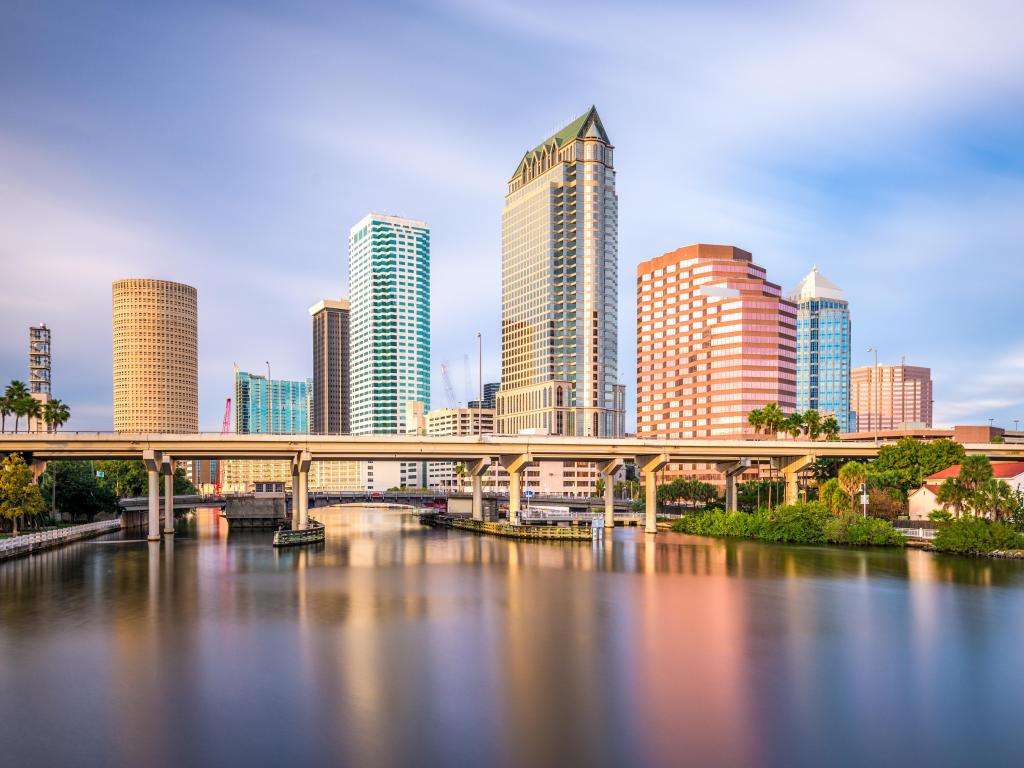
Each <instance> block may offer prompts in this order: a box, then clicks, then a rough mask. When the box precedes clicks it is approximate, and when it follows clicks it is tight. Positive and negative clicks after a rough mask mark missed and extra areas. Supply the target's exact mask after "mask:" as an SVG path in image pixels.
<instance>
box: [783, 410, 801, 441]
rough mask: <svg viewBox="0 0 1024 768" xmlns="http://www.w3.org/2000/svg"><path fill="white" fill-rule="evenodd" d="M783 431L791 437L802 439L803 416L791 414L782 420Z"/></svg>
mask: <svg viewBox="0 0 1024 768" xmlns="http://www.w3.org/2000/svg"><path fill="white" fill-rule="evenodd" d="M782 431H783V432H785V433H786V434H787V435H789V436H790V437H794V438H795V437H800V435H801V434H803V431H804V418H803V414H800V413H791V414H789V416H786V417H785V418H784V419H783V420H782Z"/></svg>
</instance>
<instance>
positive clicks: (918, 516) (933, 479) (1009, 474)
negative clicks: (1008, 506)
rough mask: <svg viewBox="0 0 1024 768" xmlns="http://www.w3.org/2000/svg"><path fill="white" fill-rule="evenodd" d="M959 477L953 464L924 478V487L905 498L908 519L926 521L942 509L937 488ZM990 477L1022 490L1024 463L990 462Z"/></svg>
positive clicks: (1023, 485)
mask: <svg viewBox="0 0 1024 768" xmlns="http://www.w3.org/2000/svg"><path fill="white" fill-rule="evenodd" d="M959 476H960V465H959V464H954V465H953V466H951V467H947V468H946V469H944V470H942V471H941V472H936V473H935V474H934V475H929V476H928V477H926V478H925V479H924V485H922V486H921V487H920V488H918V489H917V490H916V491H913V492H912V493H911V494H910V495H909V496H908V497H907V501H908V502H909V506H910V519H911V520H927V519H928V515H929V514H930V513H931V512H932V511H934V510H936V509H942V505H941V504H940V503H939V500H938V493H939V487H940V486H941V485H942V483H943V482H944V481H945V480H946V479H948V478H950V477H959ZM992 477H994V478H995V479H996V480H1005V481H1006V483H1007V484H1008V485H1009V486H1010V487H1011V488H1013V489H1014V490H1017V491H1019V490H1024V461H994V462H992Z"/></svg>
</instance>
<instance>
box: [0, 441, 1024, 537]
mask: <svg viewBox="0 0 1024 768" xmlns="http://www.w3.org/2000/svg"><path fill="white" fill-rule="evenodd" d="M881 445H883V443H860V442H842V441H810V440H642V439H638V438H621V439H620V438H592V437H549V436H534V435H530V436H515V437H506V436H502V435H474V436H468V437H421V436H412V435H262V434H260V435H237V434H219V433H218V434H215V433H208V434H204V433H197V434H185V435H173V434H172V435H158V434H152V435H131V434H118V433H107V432H98V433H97V432H93V433H82V432H74V433H72V432H57V433H32V434H2V435H0V454H5V453H11V452H18V453H23V454H26V455H27V456H29V457H30V458H31V459H32V461H33V464H34V465H35V468H36V469H37V471H40V470H39V468H40V467H41V466H42V463H43V462H46V461H48V460H56V459H142V460H143V461H144V462H145V464H146V469H147V470H148V472H149V496H148V510H149V538H150V539H159V538H160V495H159V483H160V478H161V476H162V477H163V480H164V487H165V489H166V490H165V493H166V500H165V504H166V505H167V506H170V505H172V504H173V477H172V467H173V462H174V461H176V460H188V459H283V460H286V461H291V462H292V494H293V497H292V505H293V509H295V510H297V514H293V516H292V524H293V526H294V527H296V528H300V529H301V528H304V527H305V526H306V525H307V523H308V509H309V492H308V476H309V466H310V464H311V463H312V462H313V461H314V460H315V461H332V460H335V461H365V460H376V461H458V462H463V463H465V465H466V470H467V472H466V474H467V475H469V477H470V478H471V479H472V487H473V494H472V511H473V517H474V519H483V492H482V487H483V486H482V480H481V478H482V477H483V475H484V474H485V473H486V472H487V469H488V468H489V467H490V466H491V465H492V464H494V463H495V462H497V463H499V464H501V466H503V467H504V468H505V470H506V471H507V472H508V476H509V501H508V510H509V522H510V523H512V524H518V523H519V522H520V510H521V503H522V501H521V488H522V472H523V470H524V469H525V468H526V467H527V466H529V465H531V464H533V463H535V462H538V461H545V460H551V461H588V462H594V463H596V464H597V465H598V469H599V471H600V472H601V474H602V475H604V477H605V525H606V526H609V527H610V526H612V525H614V503H615V499H614V497H613V486H614V483H613V482H612V477H613V475H614V473H615V472H616V471H618V469H619V468H620V467H621V466H622V465H623V464H624V463H625V462H632V463H635V464H636V466H637V468H638V469H639V470H640V472H641V473H643V477H644V484H645V529H646V531H647V532H648V533H651V534H653V533H656V532H657V527H656V509H657V506H656V505H657V496H656V491H657V489H656V483H655V473H656V472H657V471H658V470H660V469H661V468H662V467H664V466H665V465H666V464H672V463H697V464H713V465H715V466H716V468H717V469H718V471H719V472H721V473H723V475H724V476H725V491H726V505H727V507H728V508H730V509H734V508H735V505H736V493H735V481H736V478H737V477H738V476H739V475H741V474H742V473H743V471H744V470H745V469H747V468H748V467H750V466H751V465H752V464H753V463H754V462H770V463H771V464H772V466H773V467H774V468H775V469H776V470H778V471H779V472H780V473H781V474H782V476H783V478H784V479H785V481H786V500H787V501H793V500H795V499H796V495H797V478H798V475H799V472H800V471H801V470H803V469H805V468H806V467H807V466H809V465H810V464H811V463H813V462H814V461H815V460H816V459H818V458H824V457H835V458H844V459H855V458H861V459H870V458H873V457H874V456H876V455H877V453H878V449H879V448H880V447H881ZM964 448H965V449H966V451H967V453H968V454H983V455H986V456H988V457H989V458H992V459H1022V458H1024V444H1019V443H977V444H969V445H965V446H964ZM170 511H171V514H169V515H167V514H165V520H166V522H165V527H164V533H165V534H167V535H173V533H174V524H173V523H174V515H173V509H172V510H170Z"/></svg>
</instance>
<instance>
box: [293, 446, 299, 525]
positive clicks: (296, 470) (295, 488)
mask: <svg viewBox="0 0 1024 768" xmlns="http://www.w3.org/2000/svg"><path fill="white" fill-rule="evenodd" d="M298 519H299V462H298V461H296V460H295V459H292V530H293V531H294V530H295V526H296V525H297V522H296V521H297V520H298Z"/></svg>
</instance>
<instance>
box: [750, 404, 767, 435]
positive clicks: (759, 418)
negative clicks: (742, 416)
mask: <svg viewBox="0 0 1024 768" xmlns="http://www.w3.org/2000/svg"><path fill="white" fill-rule="evenodd" d="M747 424H749V425H750V426H751V427H753V428H754V434H756V435H759V434H761V430H762V429H764V410H763V409H761V408H755V409H754V410H752V411H751V412H750V413H748V414H747Z"/></svg>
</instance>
